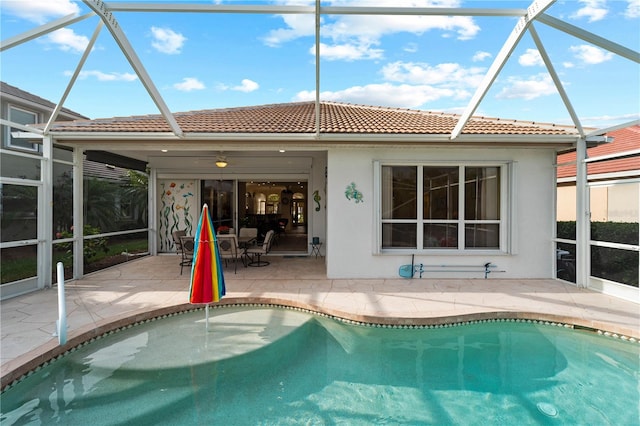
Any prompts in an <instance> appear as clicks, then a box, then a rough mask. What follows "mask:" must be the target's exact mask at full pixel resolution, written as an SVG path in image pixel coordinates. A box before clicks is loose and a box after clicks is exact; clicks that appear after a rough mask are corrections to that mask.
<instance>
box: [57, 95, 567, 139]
mask: <svg viewBox="0 0 640 426" xmlns="http://www.w3.org/2000/svg"><path fill="white" fill-rule="evenodd" d="M320 110H321V111H320V123H321V124H320V132H321V133H338V134H345V133H356V134H357V133H360V134H442V135H446V134H450V133H451V132H452V131H453V129H454V127H455V125H456V123H457V122H458V119H459V117H460V116H459V115H455V114H446V113H440V112H428V111H418V110H409V109H400V108H388V107H375V106H366V105H354V104H346V103H337V102H321V108H320ZM174 117H175V119H176V121H177V123H178V124H179V126H180V127H181V129H182V131H183V132H184V133H315V103H314V102H300V103H287V104H272V105H261V106H253V107H239V108H225V109H212V110H201V111H189V112H181V113H174ZM52 131H54V132H56V133H60V132H107V133H108V132H131V133H138V132H141V133H145V132H160V133H164V132H171V128H170V127H169V125H168V124H167V123H166V121H165V120H164V118H163V117H162V116H161V115H144V116H132V117H114V118H104V119H95V120H85V121H74V122H67V123H62V122H61V123H56V124H55V125H54V126H53V127H52ZM462 133H463V134H504V135H569V134H575V129H573V128H572V127H565V126H556V125H551V124H542V123H534V122H525V121H515V120H501V119H497V118H486V117H473V118H472V119H471V120H469V122H468V123H467V125H466V127H465V128H464V130H463V132H462Z"/></svg>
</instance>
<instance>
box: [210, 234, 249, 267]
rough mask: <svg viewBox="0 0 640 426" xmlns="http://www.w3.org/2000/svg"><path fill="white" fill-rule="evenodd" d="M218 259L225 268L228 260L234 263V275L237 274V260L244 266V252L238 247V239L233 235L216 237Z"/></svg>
mask: <svg viewBox="0 0 640 426" xmlns="http://www.w3.org/2000/svg"><path fill="white" fill-rule="evenodd" d="M216 239H217V241H218V252H219V253H220V258H221V259H224V264H225V266H226V265H227V264H228V262H229V261H230V260H232V261H233V263H234V273H236V274H237V273H238V259H240V260H242V264H243V265H244V250H243V249H241V248H240V246H239V245H238V237H236V235H235V234H229V235H225V234H221V235H218V236H217V237H216Z"/></svg>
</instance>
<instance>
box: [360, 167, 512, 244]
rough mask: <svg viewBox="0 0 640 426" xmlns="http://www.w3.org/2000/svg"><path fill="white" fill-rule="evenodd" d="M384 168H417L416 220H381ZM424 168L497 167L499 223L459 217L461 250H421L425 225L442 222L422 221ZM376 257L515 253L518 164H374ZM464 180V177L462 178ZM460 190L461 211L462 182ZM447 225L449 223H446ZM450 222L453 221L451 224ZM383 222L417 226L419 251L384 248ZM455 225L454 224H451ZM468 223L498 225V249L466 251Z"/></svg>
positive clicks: (460, 202)
mask: <svg viewBox="0 0 640 426" xmlns="http://www.w3.org/2000/svg"><path fill="white" fill-rule="evenodd" d="M383 166H392V167H393V166H412V167H417V172H418V174H417V181H418V182H417V183H418V187H417V202H416V205H417V210H418V211H417V216H416V217H417V218H416V219H409V220H408V219H397V220H393V219H384V220H383V219H382V203H383V194H382V167H383ZM423 167H459V170H460V173H463V171H464V168H465V167H498V168H499V169H500V219H499V220H496V221H468V220H465V219H464V215H463V214H461V215H459V217H458V219H457V220H455V221H454V222H455V223H457V224H458V247H457V248H422V247H423V245H424V242H423V233H422V229H423V227H422V226H423V224H425V223H428V222H438V223H440V222H443V221H442V220H437V221H429V220H426V219H423V218H422V206H423V187H422V185H423ZM373 175H374V202H375V206H376V207H375V209H374V216H375V217H374V226H375V227H376V229H375V232H374V247H373V252H374V254H405V253H412V254H413V253H415V254H423V255H427V254H439V255H440V254H450V255H451V254H466V255H477V254H507V253H514V252H515V245H516V244H515V243H516V241H517V235H516V231H515V228H514V226H513V217H514V215H515V207H514V206H515V194H514V188H515V176H516V173H515V164H514V163H513V162H511V161H456V162H453V161H445V162H415V161H386V160H376V161H374V170H373ZM461 176H462V177H461V179H462V180H464V174H462V175H461ZM460 187H461V190H459V191H458V197H459V200H458V205H459V209H460V211H463V210H462V209H463V206H464V189H462V187H464V182H463V181H462V182H460ZM444 222H447V221H444ZM449 222H451V221H449ZM384 223H415V224H416V233H417V235H416V237H417V238H416V248H400V247H399V248H382V225H383V224H384ZM451 223H453V222H451ZM466 223H498V224H499V232H500V240H499V247H498V248H465V247H464V241H465V240H464V232H465V229H464V225H465V224H466Z"/></svg>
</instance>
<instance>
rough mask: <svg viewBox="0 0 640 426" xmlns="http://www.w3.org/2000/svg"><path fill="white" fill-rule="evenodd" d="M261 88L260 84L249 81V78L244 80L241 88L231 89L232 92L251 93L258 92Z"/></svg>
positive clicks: (234, 87)
mask: <svg viewBox="0 0 640 426" xmlns="http://www.w3.org/2000/svg"><path fill="white" fill-rule="evenodd" d="M259 88H260V85H259V84H258V83H256V82H255V81H252V80H249V79H248V78H245V79H243V80H242V82H241V83H240V85H239V86H233V87H231V90H236V91H238V92H245V93H249V92H254V91H256V90H258V89H259Z"/></svg>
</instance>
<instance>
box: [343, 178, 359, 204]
mask: <svg viewBox="0 0 640 426" xmlns="http://www.w3.org/2000/svg"><path fill="white" fill-rule="evenodd" d="M344 196H345V197H347V200H353V201H355V202H356V204H358V203H362V202H363V199H362V197H363V196H362V192H360V191H359V190H358V189H356V184H355V183H353V182H351V184H349V185H347V188H346V189H345V190H344Z"/></svg>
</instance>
